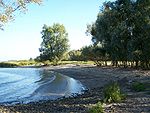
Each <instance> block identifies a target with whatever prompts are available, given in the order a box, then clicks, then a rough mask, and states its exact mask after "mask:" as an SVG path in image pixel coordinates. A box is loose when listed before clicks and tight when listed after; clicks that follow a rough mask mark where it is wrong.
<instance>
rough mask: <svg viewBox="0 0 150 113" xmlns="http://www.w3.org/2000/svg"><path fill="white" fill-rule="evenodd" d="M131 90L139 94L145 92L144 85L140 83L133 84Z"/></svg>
mask: <svg viewBox="0 0 150 113" xmlns="http://www.w3.org/2000/svg"><path fill="white" fill-rule="evenodd" d="M131 88H132V89H133V90H134V91H137V92H140V91H145V90H146V85H145V84H144V83H141V82H134V83H133V84H132V86H131Z"/></svg>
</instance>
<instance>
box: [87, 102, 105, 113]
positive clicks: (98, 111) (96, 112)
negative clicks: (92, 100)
mask: <svg viewBox="0 0 150 113" xmlns="http://www.w3.org/2000/svg"><path fill="white" fill-rule="evenodd" d="M89 113H104V109H103V107H102V104H101V103H100V102H98V103H97V104H96V106H93V107H92V108H91V109H90V110H89Z"/></svg>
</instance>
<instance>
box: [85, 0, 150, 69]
mask: <svg viewBox="0 0 150 113" xmlns="http://www.w3.org/2000/svg"><path fill="white" fill-rule="evenodd" d="M149 7H150V1H149V0H116V1H114V2H105V3H104V5H103V7H102V9H101V12H100V13H99V14H98V16H97V20H96V22H95V23H94V24H92V25H88V26H87V33H88V34H90V35H91V36H92V41H93V46H92V47H93V48H96V49H97V51H99V53H103V52H104V53H103V55H104V56H103V58H102V59H103V61H104V60H105V59H108V57H109V59H110V60H111V61H112V65H113V66H120V65H123V66H124V67H127V66H130V67H133V66H135V67H142V68H146V69H147V68H150V49H149V48H150V8H149ZM89 49H90V47H89ZM97 51H96V52H94V55H95V56H97V57H96V59H97V60H101V59H99V56H100V55H98V54H97V53H98V52H97ZM102 51H103V52H102ZM92 57H93V55H92ZM94 60H95V59H94ZM119 62H120V63H119Z"/></svg>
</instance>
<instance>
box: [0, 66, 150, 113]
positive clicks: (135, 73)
mask: <svg viewBox="0 0 150 113" xmlns="http://www.w3.org/2000/svg"><path fill="white" fill-rule="evenodd" d="M42 68H44V69H46V70H50V71H55V72H58V73H61V74H64V75H67V76H69V77H72V78H74V79H76V80H79V81H80V82H81V83H82V84H83V85H85V86H86V87H87V88H88V89H89V90H87V91H86V92H85V93H84V94H83V95H78V96H75V97H70V98H64V99H60V100H55V101H46V102H37V103H30V104H18V105H12V106H4V105H1V106H0V112H8V113H9V112H11V113H13V112H14V113H16V112H21V113H27V112H28V113H70V112H75V113H87V111H88V109H89V108H90V107H91V106H92V105H94V104H96V103H97V102H98V101H100V100H101V99H102V97H103V94H102V90H103V87H104V85H106V84H108V83H109V82H111V81H117V82H118V83H120V86H121V89H122V91H123V92H125V93H126V94H127V99H126V100H125V101H123V102H122V103H116V104H107V105H105V106H104V109H105V112H106V113H107V112H110V111H111V112H112V113H130V112H134V113H136V112H140V111H141V112H144V113H148V112H149V111H150V94H148V93H147V92H134V91H132V90H131V89H130V87H129V85H130V83H132V82H134V81H138V82H146V83H150V71H142V70H135V69H122V68H114V67H95V66H93V65H60V66H46V67H42Z"/></svg>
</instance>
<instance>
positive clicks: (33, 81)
mask: <svg viewBox="0 0 150 113" xmlns="http://www.w3.org/2000/svg"><path fill="white" fill-rule="evenodd" d="M83 89H84V87H83V85H82V84H81V83H80V82H79V81H77V80H75V79H73V78H70V77H67V76H64V75H61V74H59V73H55V72H52V71H48V70H45V69H42V68H41V69H37V68H0V104H4V103H6V104H7V103H11V104H15V103H28V102H35V101H39V100H47V99H51V100H53V99H57V98H60V97H63V96H71V94H73V93H82V91H83Z"/></svg>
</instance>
